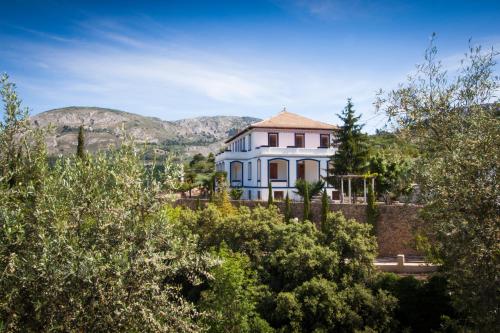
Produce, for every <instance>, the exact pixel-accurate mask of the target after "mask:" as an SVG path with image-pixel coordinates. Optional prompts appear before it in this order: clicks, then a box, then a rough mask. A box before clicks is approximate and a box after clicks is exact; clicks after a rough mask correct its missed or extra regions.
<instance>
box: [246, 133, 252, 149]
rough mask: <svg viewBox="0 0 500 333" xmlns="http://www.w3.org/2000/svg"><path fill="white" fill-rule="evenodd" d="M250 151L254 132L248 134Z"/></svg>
mask: <svg viewBox="0 0 500 333" xmlns="http://www.w3.org/2000/svg"><path fill="white" fill-rule="evenodd" d="M247 150H248V151H250V150H252V134H249V135H248V149H247Z"/></svg>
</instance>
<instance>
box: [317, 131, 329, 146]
mask: <svg viewBox="0 0 500 333" xmlns="http://www.w3.org/2000/svg"><path fill="white" fill-rule="evenodd" d="M319 141H320V144H319V146H320V147H321V148H328V147H330V134H321V135H320V139H319Z"/></svg>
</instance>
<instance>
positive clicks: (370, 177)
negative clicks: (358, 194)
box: [335, 175, 376, 203]
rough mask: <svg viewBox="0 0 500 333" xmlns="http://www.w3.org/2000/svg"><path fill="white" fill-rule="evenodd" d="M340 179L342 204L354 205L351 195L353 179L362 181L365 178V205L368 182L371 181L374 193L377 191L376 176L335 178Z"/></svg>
mask: <svg viewBox="0 0 500 333" xmlns="http://www.w3.org/2000/svg"><path fill="white" fill-rule="evenodd" d="M335 177H337V178H340V203H352V195H351V180H352V179H360V178H363V194H364V203H367V199H366V195H367V187H366V180H367V179H371V185H372V191H373V192H374V191H375V177H376V175H338V176H335ZM344 179H347V184H348V185H347V199H348V200H347V201H346V200H345V195H344Z"/></svg>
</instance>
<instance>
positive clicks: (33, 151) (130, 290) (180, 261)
mask: <svg viewBox="0 0 500 333" xmlns="http://www.w3.org/2000/svg"><path fill="white" fill-rule="evenodd" d="M14 88H15V87H14V86H13V85H12V84H11V83H9V82H8V81H7V77H6V76H4V77H3V78H2V90H1V92H2V98H3V103H4V113H5V118H4V120H3V121H2V122H1V123H0V146H1V149H0V170H1V174H0V202H1V205H0V325H2V328H3V329H4V330H5V331H7V332H45V331H65V332H67V331H89V332H123V331H141V332H142V331H146V332H195V331H198V330H200V327H199V325H198V324H197V321H198V317H199V313H197V311H196V310H195V308H194V306H193V305H192V304H191V303H189V302H187V301H186V300H184V299H183V297H182V296H181V294H180V292H179V287H178V286H177V285H175V284H174V283H167V281H176V280H178V279H179V276H182V277H185V278H187V279H189V281H191V283H192V284H197V283H199V282H200V280H201V279H202V278H204V277H205V276H206V275H207V273H206V272H208V271H209V269H210V267H211V265H212V264H213V263H214V262H213V260H212V259H211V257H210V256H208V255H205V254H197V252H196V251H195V244H196V239H195V238H193V236H189V235H180V234H178V233H176V231H175V229H174V228H173V227H172V225H171V223H170V222H169V220H168V218H167V216H166V215H165V214H164V212H163V209H162V207H161V206H160V204H159V203H158V201H157V200H154V199H155V198H156V196H157V195H158V193H159V191H160V190H161V187H162V184H164V182H163V181H157V180H156V179H155V177H153V174H152V171H150V169H146V168H145V167H144V165H143V163H142V162H141V160H140V159H139V157H138V156H137V154H136V150H135V149H134V147H133V146H131V145H128V144H124V145H122V146H121V148H120V149H119V150H117V151H113V152H109V153H107V154H104V153H103V154H99V155H96V156H92V155H88V156H87V158H86V159H85V160H82V159H80V158H77V157H76V156H72V157H69V158H65V159H59V160H58V161H57V162H56V164H55V166H53V167H52V168H49V167H48V166H47V156H46V152H45V149H44V145H43V142H44V140H43V136H42V135H41V134H42V133H40V131H38V130H33V129H32V128H31V127H30V126H29V120H28V118H27V112H26V111H24V110H21V108H20V101H19V99H18V98H17V96H16V94H15V89H14Z"/></svg>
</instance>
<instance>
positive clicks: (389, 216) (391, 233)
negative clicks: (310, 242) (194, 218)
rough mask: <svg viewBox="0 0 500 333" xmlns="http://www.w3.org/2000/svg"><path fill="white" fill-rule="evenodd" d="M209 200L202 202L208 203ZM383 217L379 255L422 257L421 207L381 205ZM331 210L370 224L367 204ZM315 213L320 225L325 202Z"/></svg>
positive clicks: (296, 209) (191, 203)
mask: <svg viewBox="0 0 500 333" xmlns="http://www.w3.org/2000/svg"><path fill="white" fill-rule="evenodd" d="M206 202H207V201H206V200H201V203H202V204H205V203H206ZM176 204H177V205H182V206H186V207H190V208H195V207H196V200H195V199H179V200H177V202H176ZM233 204H234V205H235V206H241V205H244V206H248V207H250V208H252V207H255V206H257V205H266V202H264V201H249V200H241V201H233ZM276 205H277V206H278V207H279V208H280V210H281V211H283V209H284V203H283V202H276ZM378 208H379V212H380V217H379V219H378V222H377V226H376V235H377V241H378V247H379V256H382V257H385V256H396V255H398V254H404V255H406V256H414V255H421V253H419V252H418V251H417V250H416V249H415V233H416V232H418V230H419V228H420V227H421V226H422V224H423V221H422V220H421V219H420V218H419V217H418V211H419V209H420V208H421V206H416V205H385V204H379V205H378ZM330 210H331V211H341V212H342V213H343V214H344V216H345V217H347V218H349V219H355V220H357V221H360V222H366V205H363V204H335V203H330ZM302 211H303V204H302V202H292V212H293V216H295V217H298V218H299V219H300V218H302V216H303V213H302ZM311 212H312V216H313V220H314V222H316V223H318V222H319V220H320V218H321V203H320V202H312V203H311Z"/></svg>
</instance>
